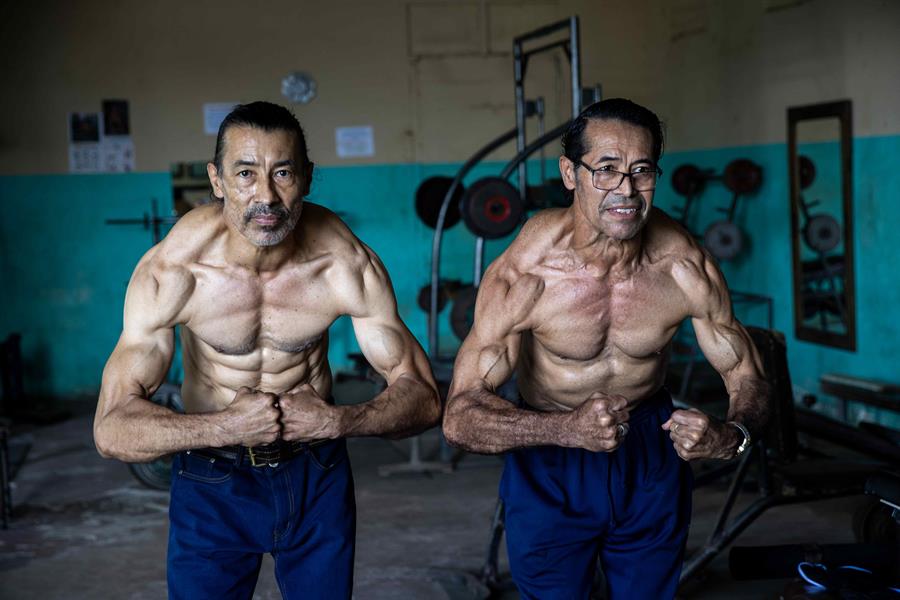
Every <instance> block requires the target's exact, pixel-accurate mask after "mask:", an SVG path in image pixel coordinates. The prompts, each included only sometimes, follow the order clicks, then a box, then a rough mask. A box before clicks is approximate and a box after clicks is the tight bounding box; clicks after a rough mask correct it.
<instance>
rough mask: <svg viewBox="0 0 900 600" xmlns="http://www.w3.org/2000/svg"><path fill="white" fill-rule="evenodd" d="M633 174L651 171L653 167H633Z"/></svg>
mask: <svg viewBox="0 0 900 600" xmlns="http://www.w3.org/2000/svg"><path fill="white" fill-rule="evenodd" d="M631 172H632V173H633V174H635V175H637V174H639V173H652V172H653V169H652V168H651V167H647V166H643V167H635V168H634V169H632V171H631Z"/></svg>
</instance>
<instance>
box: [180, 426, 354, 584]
mask: <svg viewBox="0 0 900 600" xmlns="http://www.w3.org/2000/svg"><path fill="white" fill-rule="evenodd" d="M169 521H170V524H169V556H168V582H169V598H171V599H182V598H183V599H186V600H187V599H190V600H201V599H206V598H209V599H216V600H221V599H232V598H234V599H238V598H239V599H249V598H251V597H252V596H253V589H254V588H255V587H256V579H257V576H258V574H259V566H260V562H261V561H262V555H263V554H264V553H266V552H268V553H271V554H272V557H273V558H274V559H275V579H276V580H277V582H278V587H279V588H280V589H281V594H282V596H283V597H284V598H286V599H292V598H304V599H316V598H322V599H326V598H327V599H332V598H350V593H351V591H352V588H353V551H354V543H355V531H356V505H355V501H354V495H353V477H352V475H351V473H350V461H349V460H348V458H347V446H346V443H345V441H344V440H337V441H333V442H327V443H324V444H321V445H318V446H314V447H311V448H309V449H308V450H306V451H305V452H303V453H301V454H299V455H297V456H295V457H294V458H292V459H291V460H289V461H286V462H282V463H281V464H279V465H278V466H276V467H268V466H263V467H252V466H250V465H249V464H241V465H237V466H236V465H235V464H233V463H231V462H229V461H227V460H224V459H219V458H217V459H214V460H213V459H210V458H208V457H204V456H199V455H198V454H197V453H194V452H192V453H190V454H187V453H182V454H179V455H178V456H177V457H176V458H175V461H174V464H173V466H172V491H171V503H170V505H169Z"/></svg>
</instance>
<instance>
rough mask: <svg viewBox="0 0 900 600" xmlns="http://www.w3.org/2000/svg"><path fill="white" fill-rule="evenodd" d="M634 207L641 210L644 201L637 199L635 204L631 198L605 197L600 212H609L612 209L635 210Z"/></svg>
mask: <svg viewBox="0 0 900 600" xmlns="http://www.w3.org/2000/svg"><path fill="white" fill-rule="evenodd" d="M635 206H636V207H637V208H640V209H643V208H644V201H643V200H642V199H639V200H638V201H637V202H635V201H634V200H633V199H631V198H625V197H620V196H614V197H612V198H610V197H609V196H607V197H606V200H605V201H604V202H603V204H602V205H601V206H600V210H610V209H613V208H635Z"/></svg>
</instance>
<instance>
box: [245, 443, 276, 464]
mask: <svg viewBox="0 0 900 600" xmlns="http://www.w3.org/2000/svg"><path fill="white" fill-rule="evenodd" d="M247 454H248V455H249V456H250V466H251V467H271V468H273V469H274V468H275V467H277V466H278V463H277V462H269V459H267V458H263V459H260V460H259V462H257V458H256V454H254V453H253V446H247Z"/></svg>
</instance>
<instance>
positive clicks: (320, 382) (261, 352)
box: [181, 337, 331, 413]
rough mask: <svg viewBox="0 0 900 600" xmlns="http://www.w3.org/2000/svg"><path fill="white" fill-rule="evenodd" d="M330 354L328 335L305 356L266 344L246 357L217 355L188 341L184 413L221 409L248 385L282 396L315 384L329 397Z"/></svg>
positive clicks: (206, 347)
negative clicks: (301, 387) (303, 386)
mask: <svg viewBox="0 0 900 600" xmlns="http://www.w3.org/2000/svg"><path fill="white" fill-rule="evenodd" d="M185 341H186V342H187V340H185ZM327 350H328V343H327V339H326V338H324V337H323V338H321V339H319V340H318V341H317V342H316V343H314V344H312V345H311V346H310V347H309V348H308V349H304V350H302V351H300V352H284V351H281V350H277V349H274V348H271V347H268V346H267V345H265V344H264V345H262V346H260V347H256V348H254V349H253V350H252V351H251V352H249V353H247V354H242V355H230V354H223V353H220V352H217V351H216V350H214V349H213V348H212V347H210V346H209V345H206V344H204V343H203V342H202V341H197V342H195V343H185V344H184V383H183V384H182V388H181V396H182V401H183V403H184V410H185V412H187V413H204V412H218V411H221V410H223V409H225V408H226V407H228V405H229V404H231V402H232V401H233V400H234V397H235V395H236V394H237V391H238V390H239V389H240V388H242V387H248V388H250V389H253V390H257V391H260V392H269V393H273V394H278V395H281V394H285V393H288V392H292V391H295V390H296V389H297V388H299V387H300V386H301V385H303V384H310V385H312V387H313V388H314V389H315V390H316V392H317V393H318V394H319V396H321V397H322V398H324V399H328V398H329V397H330V396H331V369H330V367H329V365H328V352H327Z"/></svg>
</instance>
